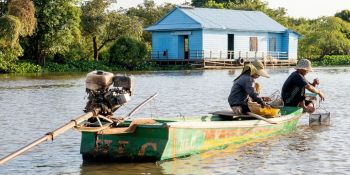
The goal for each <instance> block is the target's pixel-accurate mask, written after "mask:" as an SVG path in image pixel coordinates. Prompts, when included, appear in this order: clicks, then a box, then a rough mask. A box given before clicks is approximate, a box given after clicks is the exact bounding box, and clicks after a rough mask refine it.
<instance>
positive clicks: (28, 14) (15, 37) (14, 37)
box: [0, 0, 36, 72]
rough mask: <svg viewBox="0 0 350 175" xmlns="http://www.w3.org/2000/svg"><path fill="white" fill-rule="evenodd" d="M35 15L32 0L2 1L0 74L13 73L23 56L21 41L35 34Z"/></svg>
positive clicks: (0, 4)
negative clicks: (16, 63) (15, 65)
mask: <svg viewBox="0 0 350 175" xmlns="http://www.w3.org/2000/svg"><path fill="white" fill-rule="evenodd" d="M34 13H35V8H34V4H33V2H32V1H31V0H21V1H20V0H11V1H8V0H0V72H9V71H11V69H13V66H14V64H15V62H16V61H17V59H18V57H19V56H21V55H22V54H23V49H22V47H21V45H20V44H19V39H20V36H23V37H24V36H27V35H31V34H32V33H33V31H34V29H35V26H36V18H35V16H34Z"/></svg>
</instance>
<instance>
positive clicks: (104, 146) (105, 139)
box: [81, 110, 302, 161]
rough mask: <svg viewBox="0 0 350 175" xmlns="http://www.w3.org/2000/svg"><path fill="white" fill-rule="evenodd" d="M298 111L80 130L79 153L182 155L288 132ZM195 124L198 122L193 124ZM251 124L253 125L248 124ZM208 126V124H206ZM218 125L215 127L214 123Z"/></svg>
mask: <svg viewBox="0 0 350 175" xmlns="http://www.w3.org/2000/svg"><path fill="white" fill-rule="evenodd" d="M301 115H302V113H301V110H296V111H295V112H293V113H291V114H289V117H288V119H286V120H283V122H280V123H279V124H277V125H271V124H266V123H264V122H263V121H256V120H255V121H249V122H248V123H249V125H247V126H244V124H245V123H247V122H244V121H242V122H241V121H235V123H232V124H233V125H236V124H237V122H241V123H239V126H238V127H231V126H230V123H229V122H233V121H229V122H227V121H226V122H225V123H222V124H221V123H220V122H219V123H218V122H216V123H214V122H194V123H193V122H192V123H191V122H185V123H190V124H189V125H188V126H186V125H185V124H182V123H181V122H175V123H173V124H172V123H168V124H160V125H141V126H138V127H137V129H136V130H135V132H134V133H128V134H118V135H117V134H114V135H103V134H99V135H97V134H96V133H87V132H83V133H82V142H81V153H82V154H83V158H84V160H92V161H100V160H102V161H109V160H111V161H158V160H166V159H172V158H175V157H183V156H188V155H191V154H196V153H200V152H203V151H207V150H211V149H220V148H224V147H226V146H227V145H230V144H237V145H239V144H243V143H247V142H251V141H254V140H256V139H262V138H267V137H271V136H275V135H280V134H284V133H289V132H291V131H293V130H294V129H295V128H296V124H297V122H298V120H299V118H300V116H301ZM195 123H200V124H201V125H199V126H196V127H194V125H195ZM251 123H254V124H251ZM206 125H208V126H206ZM215 125H217V126H222V127H217V126H215Z"/></svg>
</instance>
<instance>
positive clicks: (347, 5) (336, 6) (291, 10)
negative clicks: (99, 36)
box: [117, 0, 350, 18]
mask: <svg viewBox="0 0 350 175" xmlns="http://www.w3.org/2000/svg"><path fill="white" fill-rule="evenodd" d="M117 1H118V3H117V8H119V7H123V8H129V7H133V6H137V4H140V3H143V0H117ZM154 1H155V2H156V3H157V4H163V3H165V2H170V3H173V4H181V3H184V2H191V1H190V0H154ZM264 1H265V2H268V3H269V7H271V8H277V7H284V8H286V9H287V10H288V11H287V12H288V15H289V16H292V17H306V18H317V17H320V16H333V15H334V14H335V13H336V12H339V11H341V10H344V9H350V0H264Z"/></svg>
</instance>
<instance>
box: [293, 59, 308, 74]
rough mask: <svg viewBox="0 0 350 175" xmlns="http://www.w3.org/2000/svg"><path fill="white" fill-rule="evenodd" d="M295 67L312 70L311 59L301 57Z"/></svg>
mask: <svg viewBox="0 0 350 175" xmlns="http://www.w3.org/2000/svg"><path fill="white" fill-rule="evenodd" d="M295 69H303V70H307V71H312V67H311V61H310V60H308V59H301V60H300V61H299V62H298V64H297V65H296V66H295Z"/></svg>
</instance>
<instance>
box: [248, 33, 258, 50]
mask: <svg viewBox="0 0 350 175" xmlns="http://www.w3.org/2000/svg"><path fill="white" fill-rule="evenodd" d="M249 50H250V51H254V52H256V51H258V37H250V40H249Z"/></svg>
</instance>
